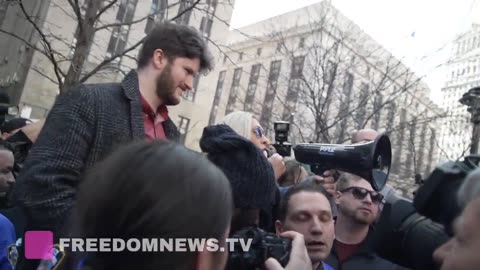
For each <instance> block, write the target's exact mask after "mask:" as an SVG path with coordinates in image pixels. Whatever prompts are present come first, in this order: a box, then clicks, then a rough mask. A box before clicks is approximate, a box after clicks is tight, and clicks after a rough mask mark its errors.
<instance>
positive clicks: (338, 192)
mask: <svg viewBox="0 0 480 270" xmlns="http://www.w3.org/2000/svg"><path fill="white" fill-rule="evenodd" d="M340 198H342V193H341V192H340V191H335V203H336V204H339V203H340Z"/></svg>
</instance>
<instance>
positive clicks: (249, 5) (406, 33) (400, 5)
mask: <svg viewBox="0 0 480 270" xmlns="http://www.w3.org/2000/svg"><path fill="white" fill-rule="evenodd" d="M317 2H320V1H319V0H236V1H235V9H234V13H233V17H232V27H234V28H239V27H242V26H245V25H248V24H252V23H255V22H257V21H260V20H264V19H268V18H270V17H273V16H276V15H279V14H282V13H285V12H288V11H291V10H295V9H298V8H302V7H305V6H308V5H311V4H314V3H317ZM479 2H480V0H332V4H333V5H334V6H335V7H336V8H338V9H339V10H340V11H341V12H342V13H343V14H344V15H346V16H347V17H348V18H350V19H351V20H352V21H354V22H355V23H356V24H358V25H359V26H360V27H361V28H362V29H363V30H364V31H365V32H366V33H367V34H369V35H370V36H371V37H373V38H374V39H375V40H376V41H378V42H379V43H380V44H382V45H383V46H384V47H385V48H386V49H388V50H389V51H391V52H392V53H393V54H394V55H395V56H397V58H400V59H403V62H404V63H405V64H407V65H408V66H410V67H412V68H413V70H415V71H416V72H417V74H418V75H419V76H424V75H425V76H426V77H425V81H426V82H427V83H428V85H429V86H430V88H431V89H432V98H433V99H434V100H437V98H438V93H439V90H440V88H441V87H442V86H443V84H444V81H445V79H444V77H445V74H446V73H445V69H444V68H441V67H440V68H439V67H437V66H438V65H440V64H442V63H444V62H445V61H446V60H447V59H448V57H449V55H450V52H451V51H450V47H449V46H448V45H449V44H450V41H452V40H453V39H454V38H455V36H456V35H458V34H460V33H462V32H464V31H466V30H467V29H468V28H469V27H470V25H471V23H472V18H473V17H474V16H473V15H472V10H480V8H479V7H480V4H479ZM476 14H480V13H476ZM412 33H415V34H414V35H413V37H412Z"/></svg>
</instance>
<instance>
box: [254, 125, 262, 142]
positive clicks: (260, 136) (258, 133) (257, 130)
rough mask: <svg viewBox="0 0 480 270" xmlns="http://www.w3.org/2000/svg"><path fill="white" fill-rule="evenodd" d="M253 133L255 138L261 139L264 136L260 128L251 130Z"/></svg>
mask: <svg viewBox="0 0 480 270" xmlns="http://www.w3.org/2000/svg"><path fill="white" fill-rule="evenodd" d="M253 133H255V136H257V138H259V139H260V138H263V136H264V135H265V133H264V132H263V129H262V128H261V127H255V128H254V129H253Z"/></svg>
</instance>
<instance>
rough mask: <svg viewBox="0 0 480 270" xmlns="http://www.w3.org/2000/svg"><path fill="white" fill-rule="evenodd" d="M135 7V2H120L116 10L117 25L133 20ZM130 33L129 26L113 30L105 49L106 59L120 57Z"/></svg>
mask: <svg viewBox="0 0 480 270" xmlns="http://www.w3.org/2000/svg"><path fill="white" fill-rule="evenodd" d="M136 7H137V0H124V1H121V2H120V6H119V8H118V12H117V17H116V21H117V22H119V23H127V22H131V21H132V20H133V15H134V14H135V9H136ZM129 32H130V25H122V26H116V27H114V28H113V31H112V36H111V37H110V42H109V43H108V47H107V57H112V56H114V55H120V54H122V53H123V51H124V50H125V46H126V45H127V39H128V34H129ZM112 62H114V63H118V62H120V58H118V57H117V58H116V59H115V60H114V61H112Z"/></svg>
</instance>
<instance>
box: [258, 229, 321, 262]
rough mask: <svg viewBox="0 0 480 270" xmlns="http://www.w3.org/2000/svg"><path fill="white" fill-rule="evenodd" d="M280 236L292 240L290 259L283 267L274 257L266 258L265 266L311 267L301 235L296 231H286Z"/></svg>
mask: <svg viewBox="0 0 480 270" xmlns="http://www.w3.org/2000/svg"><path fill="white" fill-rule="evenodd" d="M281 236H282V237H285V238H289V239H291V240H292V250H291V252H290V260H289V261H288V264H287V265H286V266H285V267H282V266H281V265H280V263H279V262H278V261H277V260H276V259H274V258H268V260H266V261H265V267H266V268H267V269H268V270H296V269H312V262H311V261H310V257H308V252H307V248H306V246H305V239H304V238H303V235H302V234H300V233H297V232H293V231H288V232H284V233H282V234H281Z"/></svg>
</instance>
